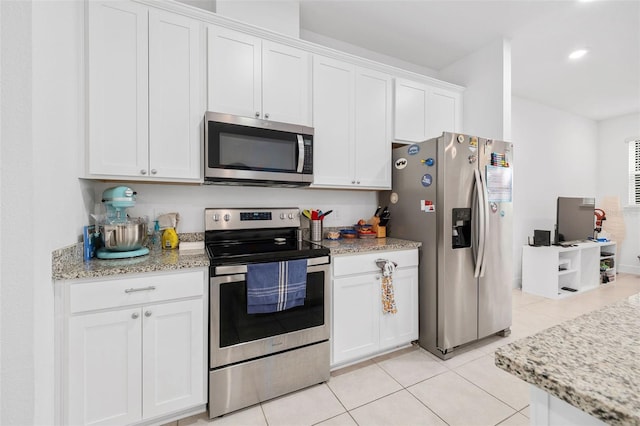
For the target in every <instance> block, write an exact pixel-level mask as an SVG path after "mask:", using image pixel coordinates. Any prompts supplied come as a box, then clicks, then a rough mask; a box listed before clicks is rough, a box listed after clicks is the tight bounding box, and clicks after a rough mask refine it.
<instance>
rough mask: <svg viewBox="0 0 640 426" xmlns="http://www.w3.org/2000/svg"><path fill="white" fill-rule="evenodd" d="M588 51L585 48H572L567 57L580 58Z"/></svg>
mask: <svg viewBox="0 0 640 426" xmlns="http://www.w3.org/2000/svg"><path fill="white" fill-rule="evenodd" d="M587 52H588V50H587V49H578V50H574V51H573V52H571V53H570V54H569V59H580V58H582V57H583V56H584V55H586V54H587Z"/></svg>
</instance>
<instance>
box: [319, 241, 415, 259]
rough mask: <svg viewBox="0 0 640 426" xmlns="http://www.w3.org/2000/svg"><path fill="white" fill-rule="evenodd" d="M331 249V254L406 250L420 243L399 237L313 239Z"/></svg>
mask: <svg viewBox="0 0 640 426" xmlns="http://www.w3.org/2000/svg"><path fill="white" fill-rule="evenodd" d="M315 243H316V244H321V245H322V246H324V247H327V248H328V249H330V250H331V255H332V256H339V255H341V254H356V253H366V252H371V251H391V250H408V249H414V248H418V247H420V246H421V245H422V243H419V242H417V241H409V240H401V239H399V238H342V239H339V240H327V239H324V240H322V241H315Z"/></svg>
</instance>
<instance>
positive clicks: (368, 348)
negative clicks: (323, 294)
mask: <svg viewBox="0 0 640 426" xmlns="http://www.w3.org/2000/svg"><path fill="white" fill-rule="evenodd" d="M379 259H388V260H391V261H393V262H396V264H397V265H398V266H397V269H396V271H395V273H394V274H393V277H392V278H393V288H394V299H395V302H396V307H397V313H395V314H391V313H383V312H382V297H381V294H382V290H381V285H382V272H381V271H380V269H379V268H378V266H377V264H376V260H379ZM333 261H334V263H333V294H332V298H333V303H332V306H333V315H332V323H331V324H332V336H331V337H332V339H331V343H332V351H331V366H332V367H337V366H340V365H343V364H347V363H351V362H355V361H358V360H361V359H365V358H369V357H371V356H374V355H376V354H379V353H382V352H385V351H388V350H389V349H393V348H394V347H399V346H402V345H406V344H408V343H410V342H412V341H413V340H416V339H417V338H418V250H417V249H412V250H401V251H381V252H377V253H367V254H363V255H345V256H336V257H334V259H333Z"/></svg>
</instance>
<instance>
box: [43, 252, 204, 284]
mask: <svg viewBox="0 0 640 426" xmlns="http://www.w3.org/2000/svg"><path fill="white" fill-rule="evenodd" d="M53 266H54V267H53V279H54V280H75V279H83V278H101V277H107V276H112V275H122V274H136V273H143V272H156V271H171V270H178V269H187V268H203V267H207V266H209V257H208V256H207V254H206V252H205V251H204V250H188V251H184V252H181V251H179V250H162V249H160V250H151V251H150V252H149V254H148V255H144V256H140V257H133V258H130V259H117V260H102V259H91V260H90V261H88V262H84V261H83V260H82V258H80V259H78V258H75V259H68V260H67V261H63V262H55V261H54V264H53Z"/></svg>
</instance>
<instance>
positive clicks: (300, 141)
mask: <svg viewBox="0 0 640 426" xmlns="http://www.w3.org/2000/svg"><path fill="white" fill-rule="evenodd" d="M297 136H298V168H297V169H296V173H302V167H303V166H304V139H303V138H302V135H297Z"/></svg>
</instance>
